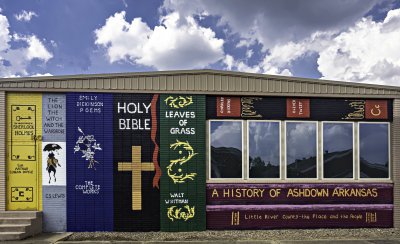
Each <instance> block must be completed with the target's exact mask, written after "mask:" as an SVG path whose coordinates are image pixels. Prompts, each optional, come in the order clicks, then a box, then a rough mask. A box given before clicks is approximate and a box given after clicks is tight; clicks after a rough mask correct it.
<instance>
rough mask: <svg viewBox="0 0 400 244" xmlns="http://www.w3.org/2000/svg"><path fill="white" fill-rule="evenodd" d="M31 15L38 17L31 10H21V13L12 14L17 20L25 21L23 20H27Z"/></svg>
mask: <svg viewBox="0 0 400 244" xmlns="http://www.w3.org/2000/svg"><path fill="white" fill-rule="evenodd" d="M33 16H36V17H38V15H37V14H36V13H35V12H33V11H29V12H27V11H26V10H22V11H21V13H19V14H15V15H14V17H15V18H16V19H17V20H18V21H25V22H29V21H30V20H31V19H32V17H33Z"/></svg>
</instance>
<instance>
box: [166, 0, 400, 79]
mask: <svg viewBox="0 0 400 244" xmlns="http://www.w3.org/2000/svg"><path fill="white" fill-rule="evenodd" d="M379 4H381V5H382V6H383V5H384V4H383V3H382V2H380V1H377V0H369V1H365V0H348V1H329V0H326V1H324V0H310V1H305V2H301V3H298V2H296V1H291V0H281V1H272V0H253V1H250V2H248V1H247V2H246V1H240V0H219V1H207V0H193V1H182V0H165V1H164V4H163V7H162V9H163V10H166V11H167V12H179V13H180V15H181V16H184V17H185V16H190V17H193V16H200V15H201V13H202V12H207V14H208V15H209V16H216V17H218V18H219V23H218V24H219V25H220V26H222V27H223V28H224V29H225V34H226V35H227V36H233V35H236V34H237V35H238V37H239V41H238V42H237V43H236V45H235V46H236V48H243V47H246V48H247V50H248V51H247V53H246V56H247V58H246V59H247V60H236V59H235V58H234V57H233V56H230V55H225V57H224V59H223V60H222V61H223V63H224V64H225V65H226V68H227V69H228V70H232V69H236V70H238V71H245V72H263V73H268V74H277V75H292V72H293V70H292V68H293V67H292V65H293V64H294V61H301V60H302V59H306V58H308V57H310V55H313V57H314V56H316V57H317V63H316V66H317V69H318V71H319V72H320V73H321V74H322V78H324V79H333V80H345V81H353V82H366V83H377V84H389V85H398V84H399V81H400V52H399V50H400V36H399V35H400V31H399V30H400V9H397V10H391V11H389V12H388V13H387V16H386V18H385V20H384V21H383V22H377V21H374V20H372V18H363V16H365V15H366V14H367V13H368V12H369V11H371V9H372V8H373V7H374V6H379ZM385 4H386V5H390V4H391V3H390V1H387V2H386V3H385ZM382 8H383V7H382ZM382 8H381V9H376V11H378V12H379V11H383V10H382ZM382 13H384V11H383V12H382ZM256 43H259V44H260V45H261V51H262V52H265V54H263V55H265V56H264V58H263V60H262V61H261V62H259V63H258V64H257V65H254V66H249V65H248V59H250V58H252V56H253V55H252V53H251V51H250V50H252V49H251V48H252V46H253V45H255V44H256ZM308 69H312V68H308Z"/></svg>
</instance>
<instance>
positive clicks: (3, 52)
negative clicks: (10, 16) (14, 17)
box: [0, 14, 53, 77]
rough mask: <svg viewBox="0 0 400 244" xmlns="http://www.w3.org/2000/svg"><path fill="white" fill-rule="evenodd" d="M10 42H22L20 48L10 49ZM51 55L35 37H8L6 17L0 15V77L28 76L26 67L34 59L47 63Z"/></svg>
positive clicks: (17, 35) (16, 35) (15, 35)
mask: <svg viewBox="0 0 400 244" xmlns="http://www.w3.org/2000/svg"><path fill="white" fill-rule="evenodd" d="M12 42H23V43H24V44H25V45H24V46H23V47H20V48H14V49H12V48H11V45H10V44H11V43H12ZM52 57H53V55H52V54H51V53H50V52H49V51H48V50H47V49H46V47H45V46H44V45H43V43H42V42H41V41H40V40H39V39H38V38H37V37H36V36H35V35H29V36H24V35H19V34H17V33H16V34H14V35H12V36H11V35H10V31H9V23H8V20H7V17H6V16H4V15H1V14H0V76H1V77H19V76H21V75H23V76H26V75H29V73H28V72H27V70H26V69H27V67H28V65H29V64H30V62H31V61H32V60H34V59H38V60H41V61H43V62H45V63H46V62H47V61H48V60H49V59H50V58H52Z"/></svg>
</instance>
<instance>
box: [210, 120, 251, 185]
mask: <svg viewBox="0 0 400 244" xmlns="http://www.w3.org/2000/svg"><path fill="white" fill-rule="evenodd" d="M214 121H216V122H240V123H241V127H242V137H241V138H242V177H241V178H212V177H211V123H212V122H214ZM244 122H245V121H244V120H235V119H211V120H208V146H207V150H208V172H207V175H208V180H212V181H231V180H240V181H243V180H245V176H244V165H245V164H246V163H245V161H244V160H245V152H244V151H245V142H244V139H245V138H244V134H245V132H244Z"/></svg>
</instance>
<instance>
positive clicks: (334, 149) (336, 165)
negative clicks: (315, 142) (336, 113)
mask: <svg viewBox="0 0 400 244" xmlns="http://www.w3.org/2000/svg"><path fill="white" fill-rule="evenodd" d="M323 126H324V128H323V149H324V178H353V124H352V123H323Z"/></svg>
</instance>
